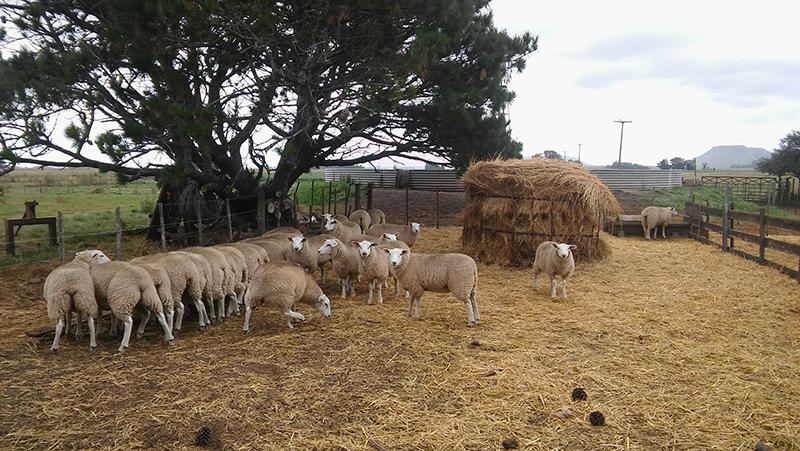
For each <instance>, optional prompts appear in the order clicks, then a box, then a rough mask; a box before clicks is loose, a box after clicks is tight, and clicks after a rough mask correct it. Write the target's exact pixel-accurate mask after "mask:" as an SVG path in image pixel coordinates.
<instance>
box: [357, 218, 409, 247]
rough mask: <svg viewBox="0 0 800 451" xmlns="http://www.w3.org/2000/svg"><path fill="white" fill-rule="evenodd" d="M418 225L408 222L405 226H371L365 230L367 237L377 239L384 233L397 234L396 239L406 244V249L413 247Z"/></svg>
mask: <svg viewBox="0 0 800 451" xmlns="http://www.w3.org/2000/svg"><path fill="white" fill-rule="evenodd" d="M420 227H421V226H420V224H419V223H418V222H409V223H408V224H407V225H400V224H378V225H373V226H372V227H370V228H369V230H367V235H371V236H375V237H379V236H381V235H383V234H384V233H394V234H397V239H398V240H399V241H403V242H404V243H406V244H408V247H412V246H414V243H416V242H417V238H419V231H420Z"/></svg>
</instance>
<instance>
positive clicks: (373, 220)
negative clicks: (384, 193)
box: [367, 208, 386, 227]
mask: <svg viewBox="0 0 800 451" xmlns="http://www.w3.org/2000/svg"><path fill="white" fill-rule="evenodd" d="M367 213H369V226H370V227H372V226H374V225H375V224H386V214H384V213H383V212H382V211H381V210H378V209H377V208H370V209H369V210H367Z"/></svg>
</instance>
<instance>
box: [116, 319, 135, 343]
mask: <svg viewBox="0 0 800 451" xmlns="http://www.w3.org/2000/svg"><path fill="white" fill-rule="evenodd" d="M121 321H122V323H123V324H124V325H125V333H124V334H123V335H122V344H120V345H119V352H125V349H127V348H128V345H129V344H130V341H131V331H132V330H133V318H131V315H125V319H121Z"/></svg>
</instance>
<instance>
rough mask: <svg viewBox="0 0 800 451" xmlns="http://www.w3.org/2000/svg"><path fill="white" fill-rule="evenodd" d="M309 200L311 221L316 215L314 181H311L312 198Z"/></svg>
mask: <svg viewBox="0 0 800 451" xmlns="http://www.w3.org/2000/svg"><path fill="white" fill-rule="evenodd" d="M308 199H309V201H308V220H309V221H310V220H311V216H312V215H313V214H314V179H311V197H309V198H308Z"/></svg>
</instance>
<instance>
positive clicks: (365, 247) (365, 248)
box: [355, 240, 378, 258]
mask: <svg viewBox="0 0 800 451" xmlns="http://www.w3.org/2000/svg"><path fill="white" fill-rule="evenodd" d="M355 244H356V246H358V254H359V255H361V258H367V257H369V254H370V253H371V252H372V247H373V246H377V245H378V243H373V242H372V241H368V240H364V241H356V242H355Z"/></svg>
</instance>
